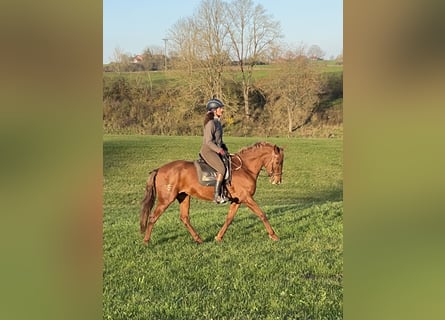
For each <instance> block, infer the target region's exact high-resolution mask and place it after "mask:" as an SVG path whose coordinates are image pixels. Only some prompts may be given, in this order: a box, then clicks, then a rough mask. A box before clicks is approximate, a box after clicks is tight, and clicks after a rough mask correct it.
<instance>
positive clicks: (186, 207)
mask: <svg viewBox="0 0 445 320" xmlns="http://www.w3.org/2000/svg"><path fill="white" fill-rule="evenodd" d="M178 201H179V203H180V204H179V210H180V212H181V213H180V218H181V221H182V223H183V224H184V225H185V227H186V228H187V230H188V231H189V232H190V234H191V235H192V237H193V239H194V240H195V241H196V242H197V243H202V242H203V241H202V239H201V237H200V236H199V234H198V233H197V232H196V230H195V229H194V228H193V227H192V225H191V223H190V216H189V211H190V196H189V195H186V196H185V197H182V198H181V197H178Z"/></svg>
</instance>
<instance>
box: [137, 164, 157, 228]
mask: <svg viewBox="0 0 445 320" xmlns="http://www.w3.org/2000/svg"><path fill="white" fill-rule="evenodd" d="M157 174H158V169H155V170H153V171H152V172H150V175H149V177H148V179H147V184H146V185H145V196H144V199H143V200H142V201H141V205H142V208H141V219H140V226H141V233H144V232H145V229H147V221H148V216H149V215H150V211H151V209H153V206H154V204H155V200H156V186H155V179H156V175H157Z"/></svg>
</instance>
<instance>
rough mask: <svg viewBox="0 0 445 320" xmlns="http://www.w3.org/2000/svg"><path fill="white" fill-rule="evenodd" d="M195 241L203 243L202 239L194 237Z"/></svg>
mask: <svg viewBox="0 0 445 320" xmlns="http://www.w3.org/2000/svg"><path fill="white" fill-rule="evenodd" d="M195 241H196V243H197V244H203V243H204V241H202V239H195Z"/></svg>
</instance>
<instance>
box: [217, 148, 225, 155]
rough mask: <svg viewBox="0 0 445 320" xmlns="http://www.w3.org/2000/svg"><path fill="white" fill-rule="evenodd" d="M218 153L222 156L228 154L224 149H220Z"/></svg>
mask: <svg viewBox="0 0 445 320" xmlns="http://www.w3.org/2000/svg"><path fill="white" fill-rule="evenodd" d="M218 153H219V154H220V155H222V156H223V155H225V154H226V152H225V151H224V149H219V151H218Z"/></svg>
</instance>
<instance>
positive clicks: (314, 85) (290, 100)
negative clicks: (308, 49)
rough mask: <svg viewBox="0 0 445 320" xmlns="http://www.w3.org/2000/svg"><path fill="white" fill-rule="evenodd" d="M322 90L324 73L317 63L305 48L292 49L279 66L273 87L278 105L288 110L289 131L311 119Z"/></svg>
mask: <svg viewBox="0 0 445 320" xmlns="http://www.w3.org/2000/svg"><path fill="white" fill-rule="evenodd" d="M320 90H321V79H320V72H319V70H318V69H317V66H316V64H315V63H314V62H313V61H311V60H310V59H308V58H307V57H306V56H305V55H304V54H303V52H302V50H300V51H297V52H293V53H290V52H288V56H287V57H285V58H284V59H283V60H282V62H281V63H280V64H278V65H277V70H276V72H275V74H274V80H273V89H272V92H273V94H274V95H275V97H276V99H277V102H276V105H278V107H280V106H281V107H282V108H283V109H284V110H285V112H286V115H287V131H288V133H292V132H294V131H296V130H298V129H299V128H301V127H302V126H304V125H306V124H308V123H309V122H310V120H311V117H312V115H313V114H314V113H315V112H316V111H317V107H318V102H319V94H320Z"/></svg>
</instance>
